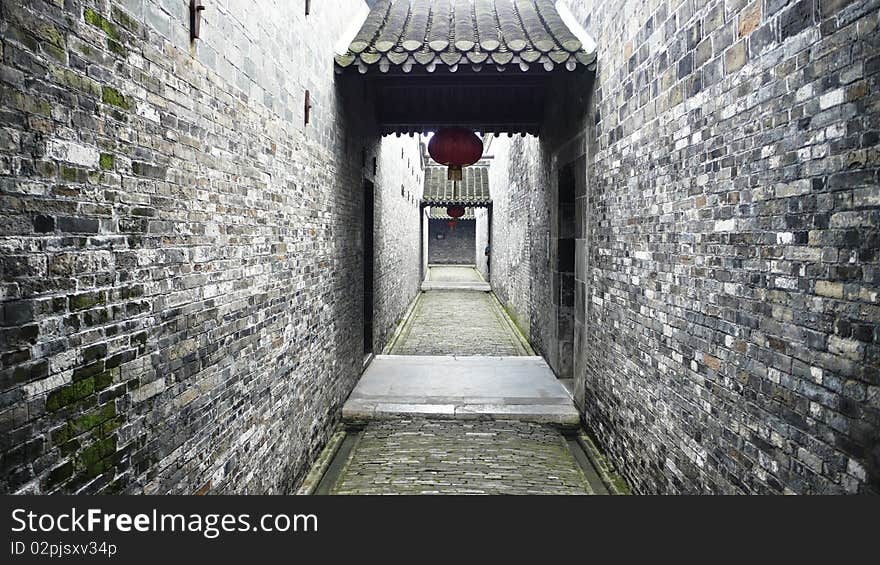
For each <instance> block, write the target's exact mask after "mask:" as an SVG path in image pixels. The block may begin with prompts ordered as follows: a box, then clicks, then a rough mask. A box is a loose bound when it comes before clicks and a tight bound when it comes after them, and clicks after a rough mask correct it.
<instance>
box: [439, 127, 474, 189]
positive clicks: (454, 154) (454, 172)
mask: <svg viewBox="0 0 880 565" xmlns="http://www.w3.org/2000/svg"><path fill="white" fill-rule="evenodd" d="M428 153H429V154H430V155H431V158H432V159H434V160H435V161H437V162H438V163H440V164H441V165H446V166H447V167H449V169H448V171H447V175H446V178H448V179H449V180H461V179H462V174H461V168H462V167H466V166H468V165H473V164H474V163H476V162H477V161H479V160H480V158H481V157H482V156H483V142H482V141H481V140H480V138H479V137H477V134H475V133H474V132H472V131H471V130H469V129H465V128H459V127H455V128H443V129H441V130H440V131H438V132H437V133H435V134H434V136H433V137H431V141H429V142H428Z"/></svg>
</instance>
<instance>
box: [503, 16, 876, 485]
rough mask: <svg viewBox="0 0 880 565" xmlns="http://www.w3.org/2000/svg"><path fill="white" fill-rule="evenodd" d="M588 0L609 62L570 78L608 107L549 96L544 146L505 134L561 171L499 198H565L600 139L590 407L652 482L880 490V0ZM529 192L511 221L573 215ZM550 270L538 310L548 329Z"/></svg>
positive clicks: (588, 269)
mask: <svg viewBox="0 0 880 565" xmlns="http://www.w3.org/2000/svg"><path fill="white" fill-rule="evenodd" d="M569 5H570V6H572V8H573V11H574V12H575V13H576V15H577V17H578V18H579V20H580V21H582V22H584V23H585V25H586V27H587V28H588V29H589V30H590V32H591V33H592V34H593V36H594V37H595V38H596V39H597V42H598V44H599V67H598V70H597V73H596V77H595V84H593V85H592V86H591V85H586V86H585V85H584V84H583V83H581V84H576V83H574V80H575V79H571V82H569V83H566V85H560V88H559V89H557V92H559V93H560V95H561V96H562V97H563V98H565V99H566V100H568V101H572V100H577V99H578V97H582V98H583V97H585V96H586V94H585V93H591V95H590V98H589V110H588V112H586V113H585V114H584V115H580V116H577V115H571V113H566V112H565V105H564V104H562V103H561V102H560V99H557V100H554V101H552V102H551V105H550V106H548V115H549V118H550V121H551V122H552V123H553V125H551V126H548V127H547V128H545V130H543V131H542V144H541V146H540V147H538V154H537V156H536V155H535V154H534V153H532V154H531V156H530V155H529V152H530V147H528V146H527V145H526V144H522V143H519V142H516V141H514V143H513V145H512V146H511V154H510V155H509V156H508V157H507V160H508V162H509V165H508V171H509V176H510V178H511V179H513V178H515V175H516V176H522V175H521V173H520V171H519V169H518V168H519V167H521V165H519V163H520V162H521V161H522V160H523V159H525V160H526V161H528V162H529V163H530V164H529V165H527V168H530V169H532V170H535V171H541V170H548V171H549V172H550V178H549V180H548V182H546V183H539V182H532V184H531V185H530V186H528V187H520V186H518V185H514V184H513V183H511V184H510V185H509V186H510V189H509V191H508V192H509V195H508V196H505V195H503V194H502V195H499V194H497V193H493V198H495V201H496V202H499V201H500V202H502V203H505V204H502V206H505V207H506V206H507V204H506V202H509V201H510V200H513V199H514V198H518V196H516V195H517V194H520V193H522V192H523V191H528V190H531V191H533V192H538V193H545V194H546V197H545V198H546V199H547V202H548V208H549V209H550V210H553V208H554V206H553V202H552V199H553V194H554V190H555V187H554V185H553V183H554V182H555V179H554V177H555V174H556V172H557V171H558V170H559V167H561V166H563V165H565V164H566V163H568V162H571V161H572V160H574V159H576V158H577V157H578V156H579V155H586V156H587V170H586V171H585V173H584V175H585V176H586V179H585V180H586V183H585V185H586V194H585V196H584V197H583V198H582V204H581V206H582V207H583V211H582V212H580V213H581V214H582V219H583V226H584V228H583V230H584V231H583V233H582V234H579V236H580V237H579V238H578V243H577V249H578V250H579V253H580V254H579V255H578V256H577V262H578V264H577V267H576V280H577V282H576V291H577V292H576V312H575V314H576V318H580V319H581V320H583V322H582V323H581V324H579V328H580V329H578V325H576V332H577V335H576V340H575V341H576V343H575V349H576V354H575V359H574V361H575V377H576V383H575V390H576V398H577V400H578V402H579V404H580V405H581V406H582V407H583V414H584V419H585V422H586V424H587V426H588V427H589V429H590V430H591V432H592V433H593V434H594V435H595V436H596V437H597V438H598V440H599V442H600V443H601V445H602V447H603V448H604V449H605V451H606V452H607V453H608V454H609V455H610V457H611V459H612V460H613V461H614V462H615V464H616V465H617V466H618V467H619V469H620V471H621V472H622V474H623V475H625V476H626V478H627V479H628V480H629V481H630V483H631V484H632V485H633V486H634V488H635V489H636V490H637V491H640V492H659V493H683V492H708V493H742V492H745V493H778V492H793V493H836V492H848V493H856V492H876V491H878V490H880V459H878V454H880V444H878V438H880V434H878V429H880V407H878V405H877V398H878V392H880V380H878V375H880V372H878V366H880V364H878V359H880V347H878V342H880V329H878V320H880V284H878V272H880V271H878V259H880V257H878V248H880V245H878V243H880V232H878V220H880V215H878V214H880V188H878V165H877V163H878V159H877V142H878V129H880V128H878V122H877V111H876V107H877V103H878V96H880V94H878V93H880V88H878V84H877V83H878V69H880V64H878V61H880V59H878V48H877V47H878V45H877V37H880V34H878V30H877V27H878V7H880V3H878V2H877V1H875V0H861V1H859V0H836V1H832V2H817V3H814V2H811V1H801V2H786V1H784V0H780V1H776V0H766V1H762V0H755V1H753V2H746V1H742V2H730V1H727V2H722V1H715V2H712V1H692V0H683V1H663V0H649V1H647V2H634V1H630V0H616V1H598V0H597V1H589V0H571V1H570V2H569ZM571 123H581V124H583V125H582V127H580V128H578V129H579V131H578V130H573V129H572V128H571V127H570V126H566V125H565V124H571ZM548 163H549V165H548ZM495 187H496V185H493V189H494V188H495ZM533 199H534V200H536V201H540V197H538V198H533ZM498 207H499V205H498V204H496V209H497V208H498ZM531 212H532V213H531V214H530V217H529V219H528V220H525V219H523V218H522V217H519V218H516V220H515V221H516V222H517V225H516V226H508V227H506V228H502V229H505V230H507V232H508V233H518V232H520V230H528V237H529V239H530V241H531V242H532V245H531V249H532V251H534V250H536V249H540V242H541V241H542V240H544V238H546V237H548V234H550V235H552V233H551V232H552V229H551V228H552V223H551V226H550V227H548V228H545V229H539V227H538V222H536V221H535V212H538V216H539V217H540V212H541V211H540V209H537V208H535V207H532V208H531ZM508 217H510V216H508ZM511 221H514V219H513V218H512V217H511ZM499 223H500V222H499ZM525 226H528V227H525ZM513 241H515V239H514V240H513ZM515 248H516V249H519V250H521V249H524V248H525V245H524V244H517V245H516V246H515ZM538 261H539V260H538V259H537V258H531V259H529V263H530V264H531V266H532V269H537V263H538ZM508 264H509V262H508ZM505 272H506V273H507V275H506V278H507V280H506V281H499V280H498V278H497V277H498V275H499V271H496V273H495V275H496V277H495V278H494V279H493V282H494V283H495V284H496V285H497V286H496V288H498V289H499V296H504V297H505V299H506V300H507V301H508V302H513V301H512V300H511V299H510V296H511V293H510V290H513V289H518V291H519V292H523V291H522V290H521V289H522V288H523V287H524V286H525V285H523V284H522V283H521V282H517V281H515V280H513V277H514V272H513V271H512V270H511V269H510V268H509V267H505ZM533 272H537V271H533ZM536 288H538V281H536V280H533V281H532V282H531V289H532V295H531V296H530V297H529V305H528V309H529V311H530V312H531V314H530V315H531V317H532V320H533V323H532V329H531V332H530V333H531V335H532V337H533V338H534V337H535V335H536V333H538V334H542V335H543V339H544V340H545V343H546V341H547V340H548V339H549V338H552V335H551V334H550V333H549V332H548V333H546V334H545V333H544V332H545V330H544V329H543V328H544V327H545V324H544V323H542V322H541V321H540V320H541V316H542V313H547V312H548V310H547V309H546V308H545V306H544V301H543V300H542V299H540V298H538V297H536V296H535V289H536ZM509 289H510V290H509ZM522 307H523V306H522V305H519V306H518V307H517V308H519V309H521V308H522ZM536 321H537V322H538V323H535V322H536Z"/></svg>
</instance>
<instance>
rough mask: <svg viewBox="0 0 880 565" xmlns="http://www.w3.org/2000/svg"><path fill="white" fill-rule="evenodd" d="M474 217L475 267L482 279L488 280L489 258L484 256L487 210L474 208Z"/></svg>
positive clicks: (486, 239) (487, 241)
mask: <svg viewBox="0 0 880 565" xmlns="http://www.w3.org/2000/svg"><path fill="white" fill-rule="evenodd" d="M474 217H475V218H476V220H475V225H474V230H475V237H476V257H475V260H476V267H477V271H479V272H480V274H481V275H483V279H484V280H489V256H488V255H486V246H487V245H489V222H490V219H489V217H490V216H489V208H474Z"/></svg>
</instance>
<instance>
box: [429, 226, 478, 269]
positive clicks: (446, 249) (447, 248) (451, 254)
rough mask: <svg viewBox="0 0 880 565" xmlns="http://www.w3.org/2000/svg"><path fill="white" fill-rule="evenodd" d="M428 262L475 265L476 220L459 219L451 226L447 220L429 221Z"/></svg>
mask: <svg viewBox="0 0 880 565" xmlns="http://www.w3.org/2000/svg"><path fill="white" fill-rule="evenodd" d="M428 222H429V223H428V262H429V263H437V264H445V265H473V264H474V260H475V254H474V251H475V249H476V245H477V242H476V221H475V220H458V222H456V224H455V227H452V228H450V227H449V225H448V223H447V220H438V219H433V218H432V219H429V221H428Z"/></svg>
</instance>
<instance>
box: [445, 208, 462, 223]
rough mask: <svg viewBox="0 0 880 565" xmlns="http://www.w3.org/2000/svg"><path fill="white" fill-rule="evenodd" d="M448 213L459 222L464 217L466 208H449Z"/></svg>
mask: <svg viewBox="0 0 880 565" xmlns="http://www.w3.org/2000/svg"><path fill="white" fill-rule="evenodd" d="M446 213H447V214H448V215H449V216H451V217H453V218H455V219H456V220H457V219H459V218H461V217H462V216H464V206H449V207H448V208H446Z"/></svg>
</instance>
